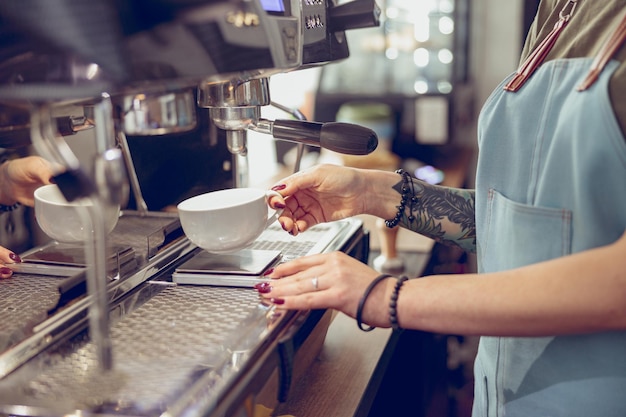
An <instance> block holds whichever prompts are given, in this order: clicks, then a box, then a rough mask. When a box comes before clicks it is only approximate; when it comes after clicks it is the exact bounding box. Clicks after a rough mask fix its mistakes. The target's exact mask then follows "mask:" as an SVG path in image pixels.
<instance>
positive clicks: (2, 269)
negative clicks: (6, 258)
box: [0, 266, 13, 275]
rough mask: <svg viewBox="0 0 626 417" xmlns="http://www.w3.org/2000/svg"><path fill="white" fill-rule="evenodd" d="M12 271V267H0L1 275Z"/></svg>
mask: <svg viewBox="0 0 626 417" xmlns="http://www.w3.org/2000/svg"><path fill="white" fill-rule="evenodd" d="M11 272H13V271H11V269H10V268H7V267H6V266H3V267H2V268H0V275H9V274H10V273H11Z"/></svg>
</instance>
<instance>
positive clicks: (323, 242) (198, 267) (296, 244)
mask: <svg viewBox="0 0 626 417" xmlns="http://www.w3.org/2000/svg"><path fill="white" fill-rule="evenodd" d="M345 227H347V225H346V224H344V223H342V222H337V223H328V224H321V225H317V226H315V227H313V228H311V229H309V230H307V231H306V232H304V233H300V234H299V235H298V236H291V235H289V234H288V233H287V232H285V231H284V230H283V229H282V228H281V227H280V225H278V224H277V223H275V224H273V225H272V226H270V227H269V228H267V230H265V231H264V232H263V234H261V236H260V237H259V238H258V239H257V240H256V241H255V242H254V243H253V244H252V245H251V246H250V247H249V248H246V249H242V250H240V251H237V252H233V253H228V254H213V253H209V252H207V251H200V252H199V253H198V254H196V255H194V256H193V257H192V258H191V259H189V260H187V261H186V262H184V263H183V264H181V265H180V266H179V267H178V268H176V270H175V271H174V273H173V274H172V281H173V282H175V283H177V284H181V285H185V284H187V285H213V286H227V287H253V286H254V285H255V284H257V283H259V282H261V281H264V280H265V279H264V278H263V273H264V272H265V271H267V270H268V269H269V268H271V267H274V266H276V265H278V264H279V263H282V262H286V261H289V260H291V259H295V258H299V257H301V256H306V255H313V254H318V253H323V252H324V251H325V250H326V249H327V248H328V247H329V245H331V244H332V242H333V241H334V240H335V239H337V237H338V236H339V235H340V232H341V231H342V230H343V229H344V228H345Z"/></svg>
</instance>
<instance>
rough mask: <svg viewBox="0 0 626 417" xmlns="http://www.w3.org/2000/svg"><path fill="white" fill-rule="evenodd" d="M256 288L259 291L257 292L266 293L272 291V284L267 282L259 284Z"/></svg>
mask: <svg viewBox="0 0 626 417" xmlns="http://www.w3.org/2000/svg"><path fill="white" fill-rule="evenodd" d="M256 290H257V291H258V292H259V294H268V293H270V292H272V286H271V285H269V284H267V285H259V287H258V288H257V289H256Z"/></svg>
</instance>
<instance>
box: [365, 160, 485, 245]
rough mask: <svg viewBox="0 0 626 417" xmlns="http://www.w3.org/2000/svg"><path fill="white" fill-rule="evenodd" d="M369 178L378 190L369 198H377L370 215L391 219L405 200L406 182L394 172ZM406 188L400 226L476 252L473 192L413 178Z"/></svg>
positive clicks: (369, 181)
mask: <svg viewBox="0 0 626 417" xmlns="http://www.w3.org/2000/svg"><path fill="white" fill-rule="evenodd" d="M376 175H379V177H378V178H370V179H367V181H368V183H369V184H372V185H371V186H372V187H377V188H378V189H376V190H375V191H373V192H370V193H366V195H375V196H377V197H378V198H376V199H375V200H376V201H374V202H373V204H372V209H371V211H370V212H369V214H374V215H376V216H379V217H382V218H384V219H392V218H394V217H395V216H396V213H397V212H398V206H399V205H400V201H401V199H402V194H403V190H402V187H403V182H402V179H401V177H400V176H399V175H398V174H395V173H388V172H386V173H380V174H376ZM411 181H412V183H411V184H408V186H405V188H406V193H407V194H406V198H405V201H406V202H405V206H404V210H403V213H402V216H401V220H400V223H399V225H400V226H402V227H404V228H406V229H409V230H412V231H414V232H416V233H420V234H422V235H424V236H427V237H429V238H431V239H434V240H436V241H437V242H441V243H443V244H448V245H456V246H459V247H461V248H462V249H463V250H466V251H469V252H475V251H476V228H475V213H474V197H475V194H474V191H473V190H465V189H459V188H450V187H442V186H438V185H432V184H428V183H426V182H423V181H420V180H417V179H415V178H412V179H411Z"/></svg>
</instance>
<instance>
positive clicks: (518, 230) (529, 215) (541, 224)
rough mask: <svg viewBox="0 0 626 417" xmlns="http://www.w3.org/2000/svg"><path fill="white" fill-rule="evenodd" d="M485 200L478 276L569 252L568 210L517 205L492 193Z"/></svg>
mask: <svg viewBox="0 0 626 417" xmlns="http://www.w3.org/2000/svg"><path fill="white" fill-rule="evenodd" d="M488 199H489V201H488V208H487V210H488V213H487V224H486V226H485V227H486V229H487V230H486V233H485V234H484V235H483V244H482V245H481V252H480V255H479V256H480V260H481V272H493V271H503V270H507V269H513V268H518V267H521V266H524V265H529V264H533V263H537V262H541V261H545V260H548V259H553V258H557V257H560V256H564V255H567V254H569V253H570V252H571V227H572V226H571V224H572V212H571V211H570V210H565V209H559V208H549V207H536V206H531V205H527V204H521V203H517V202H515V201H512V200H509V199H508V198H507V197H505V196H504V195H502V194H500V193H499V192H498V191H496V190H494V189H490V190H489V193H488Z"/></svg>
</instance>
